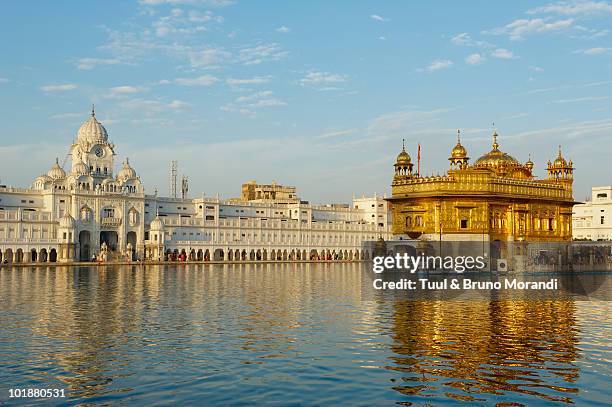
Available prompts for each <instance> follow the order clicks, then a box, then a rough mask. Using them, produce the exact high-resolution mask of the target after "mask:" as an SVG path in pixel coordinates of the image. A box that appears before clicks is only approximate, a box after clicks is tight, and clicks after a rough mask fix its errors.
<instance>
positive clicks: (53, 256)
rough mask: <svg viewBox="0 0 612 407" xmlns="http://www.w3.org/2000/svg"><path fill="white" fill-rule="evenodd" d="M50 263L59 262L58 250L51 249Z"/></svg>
mask: <svg viewBox="0 0 612 407" xmlns="http://www.w3.org/2000/svg"><path fill="white" fill-rule="evenodd" d="M49 261H50V262H51V263H55V262H56V261H57V250H55V249H51V251H50V252H49Z"/></svg>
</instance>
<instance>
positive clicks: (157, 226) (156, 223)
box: [151, 216, 164, 231]
mask: <svg viewBox="0 0 612 407" xmlns="http://www.w3.org/2000/svg"><path fill="white" fill-rule="evenodd" d="M151 230H157V231H162V230H164V222H162V220H161V219H160V218H159V216H157V217H155V219H153V221H152V222H151Z"/></svg>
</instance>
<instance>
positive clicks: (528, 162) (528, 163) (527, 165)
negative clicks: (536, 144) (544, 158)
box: [525, 154, 533, 171]
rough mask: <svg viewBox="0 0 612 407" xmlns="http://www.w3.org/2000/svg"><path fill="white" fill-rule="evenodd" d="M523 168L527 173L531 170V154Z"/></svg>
mask: <svg viewBox="0 0 612 407" xmlns="http://www.w3.org/2000/svg"><path fill="white" fill-rule="evenodd" d="M525 167H527V169H528V170H529V171H531V170H533V161H531V154H529V159H528V160H527V162H526V163H525Z"/></svg>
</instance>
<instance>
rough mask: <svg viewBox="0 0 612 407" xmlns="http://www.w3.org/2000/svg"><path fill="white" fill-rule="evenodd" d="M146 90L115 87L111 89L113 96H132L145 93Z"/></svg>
mask: <svg viewBox="0 0 612 407" xmlns="http://www.w3.org/2000/svg"><path fill="white" fill-rule="evenodd" d="M144 90H145V89H144V88H140V87H138V86H128V85H126V86H115V87H114V88H110V93H111V95H115V96H118V95H132V94H134V93H140V92H143V91H144Z"/></svg>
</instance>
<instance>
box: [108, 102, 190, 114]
mask: <svg viewBox="0 0 612 407" xmlns="http://www.w3.org/2000/svg"><path fill="white" fill-rule="evenodd" d="M188 106H189V104H188V103H186V102H183V101H182V100H177V99H175V100H172V101H170V102H164V101H162V100H159V99H140V98H136V99H125V100H122V101H120V102H119V107H120V108H122V109H128V110H135V111H139V112H141V113H143V114H144V115H145V116H147V115H153V114H159V113H161V112H164V111H167V110H183V109H185V108H186V107H188Z"/></svg>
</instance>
